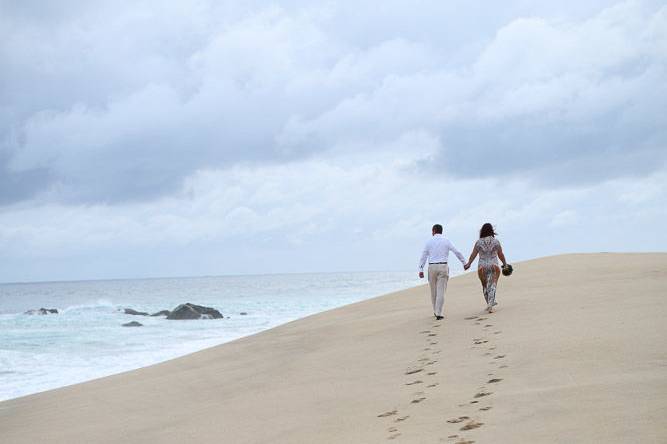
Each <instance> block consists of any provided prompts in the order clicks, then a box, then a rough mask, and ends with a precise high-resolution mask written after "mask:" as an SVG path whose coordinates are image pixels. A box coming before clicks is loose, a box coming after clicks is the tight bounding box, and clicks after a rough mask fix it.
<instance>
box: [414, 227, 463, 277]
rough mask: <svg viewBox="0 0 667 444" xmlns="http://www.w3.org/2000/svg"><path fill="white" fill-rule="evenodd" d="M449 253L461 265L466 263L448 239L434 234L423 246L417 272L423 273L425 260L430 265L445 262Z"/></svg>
mask: <svg viewBox="0 0 667 444" xmlns="http://www.w3.org/2000/svg"><path fill="white" fill-rule="evenodd" d="M450 251H451V252H452V253H454V254H455V255H456V257H457V258H459V260H460V261H461V263H462V264H465V263H466V260H465V258H464V257H463V255H462V254H461V253H460V252H459V250H457V249H456V248H455V247H454V245H453V244H452V243H451V242H450V240H449V239H447V238H446V237H445V236H443V235H442V234H434V235H433V237H432V238H430V239H429V240H428V242H426V246H424V252H423V253H422V258H421V261H419V271H424V265H426V260H427V259H428V262H429V263H431V264H432V263H434V262H447V260H448V259H449V252H450Z"/></svg>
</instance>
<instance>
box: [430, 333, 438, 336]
mask: <svg viewBox="0 0 667 444" xmlns="http://www.w3.org/2000/svg"><path fill="white" fill-rule="evenodd" d="M429 336H438V334H437V333H429Z"/></svg>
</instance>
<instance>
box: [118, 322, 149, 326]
mask: <svg viewBox="0 0 667 444" xmlns="http://www.w3.org/2000/svg"><path fill="white" fill-rule="evenodd" d="M143 326H144V324H142V323H141V322H137V321H132V322H128V323H127V324H123V327H143Z"/></svg>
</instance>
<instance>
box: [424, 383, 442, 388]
mask: <svg viewBox="0 0 667 444" xmlns="http://www.w3.org/2000/svg"><path fill="white" fill-rule="evenodd" d="M438 384H439V383H438V382H436V383H435V384H430V385H427V386H426V387H428V388H432V387H437V386H438Z"/></svg>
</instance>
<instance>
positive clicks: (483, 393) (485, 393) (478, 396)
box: [475, 392, 493, 398]
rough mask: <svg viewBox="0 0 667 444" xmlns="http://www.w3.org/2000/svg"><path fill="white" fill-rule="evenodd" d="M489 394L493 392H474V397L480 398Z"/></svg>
mask: <svg viewBox="0 0 667 444" xmlns="http://www.w3.org/2000/svg"><path fill="white" fill-rule="evenodd" d="M491 394H493V392H479V393H477V394H475V398H482V397H484V396H489V395H491Z"/></svg>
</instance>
